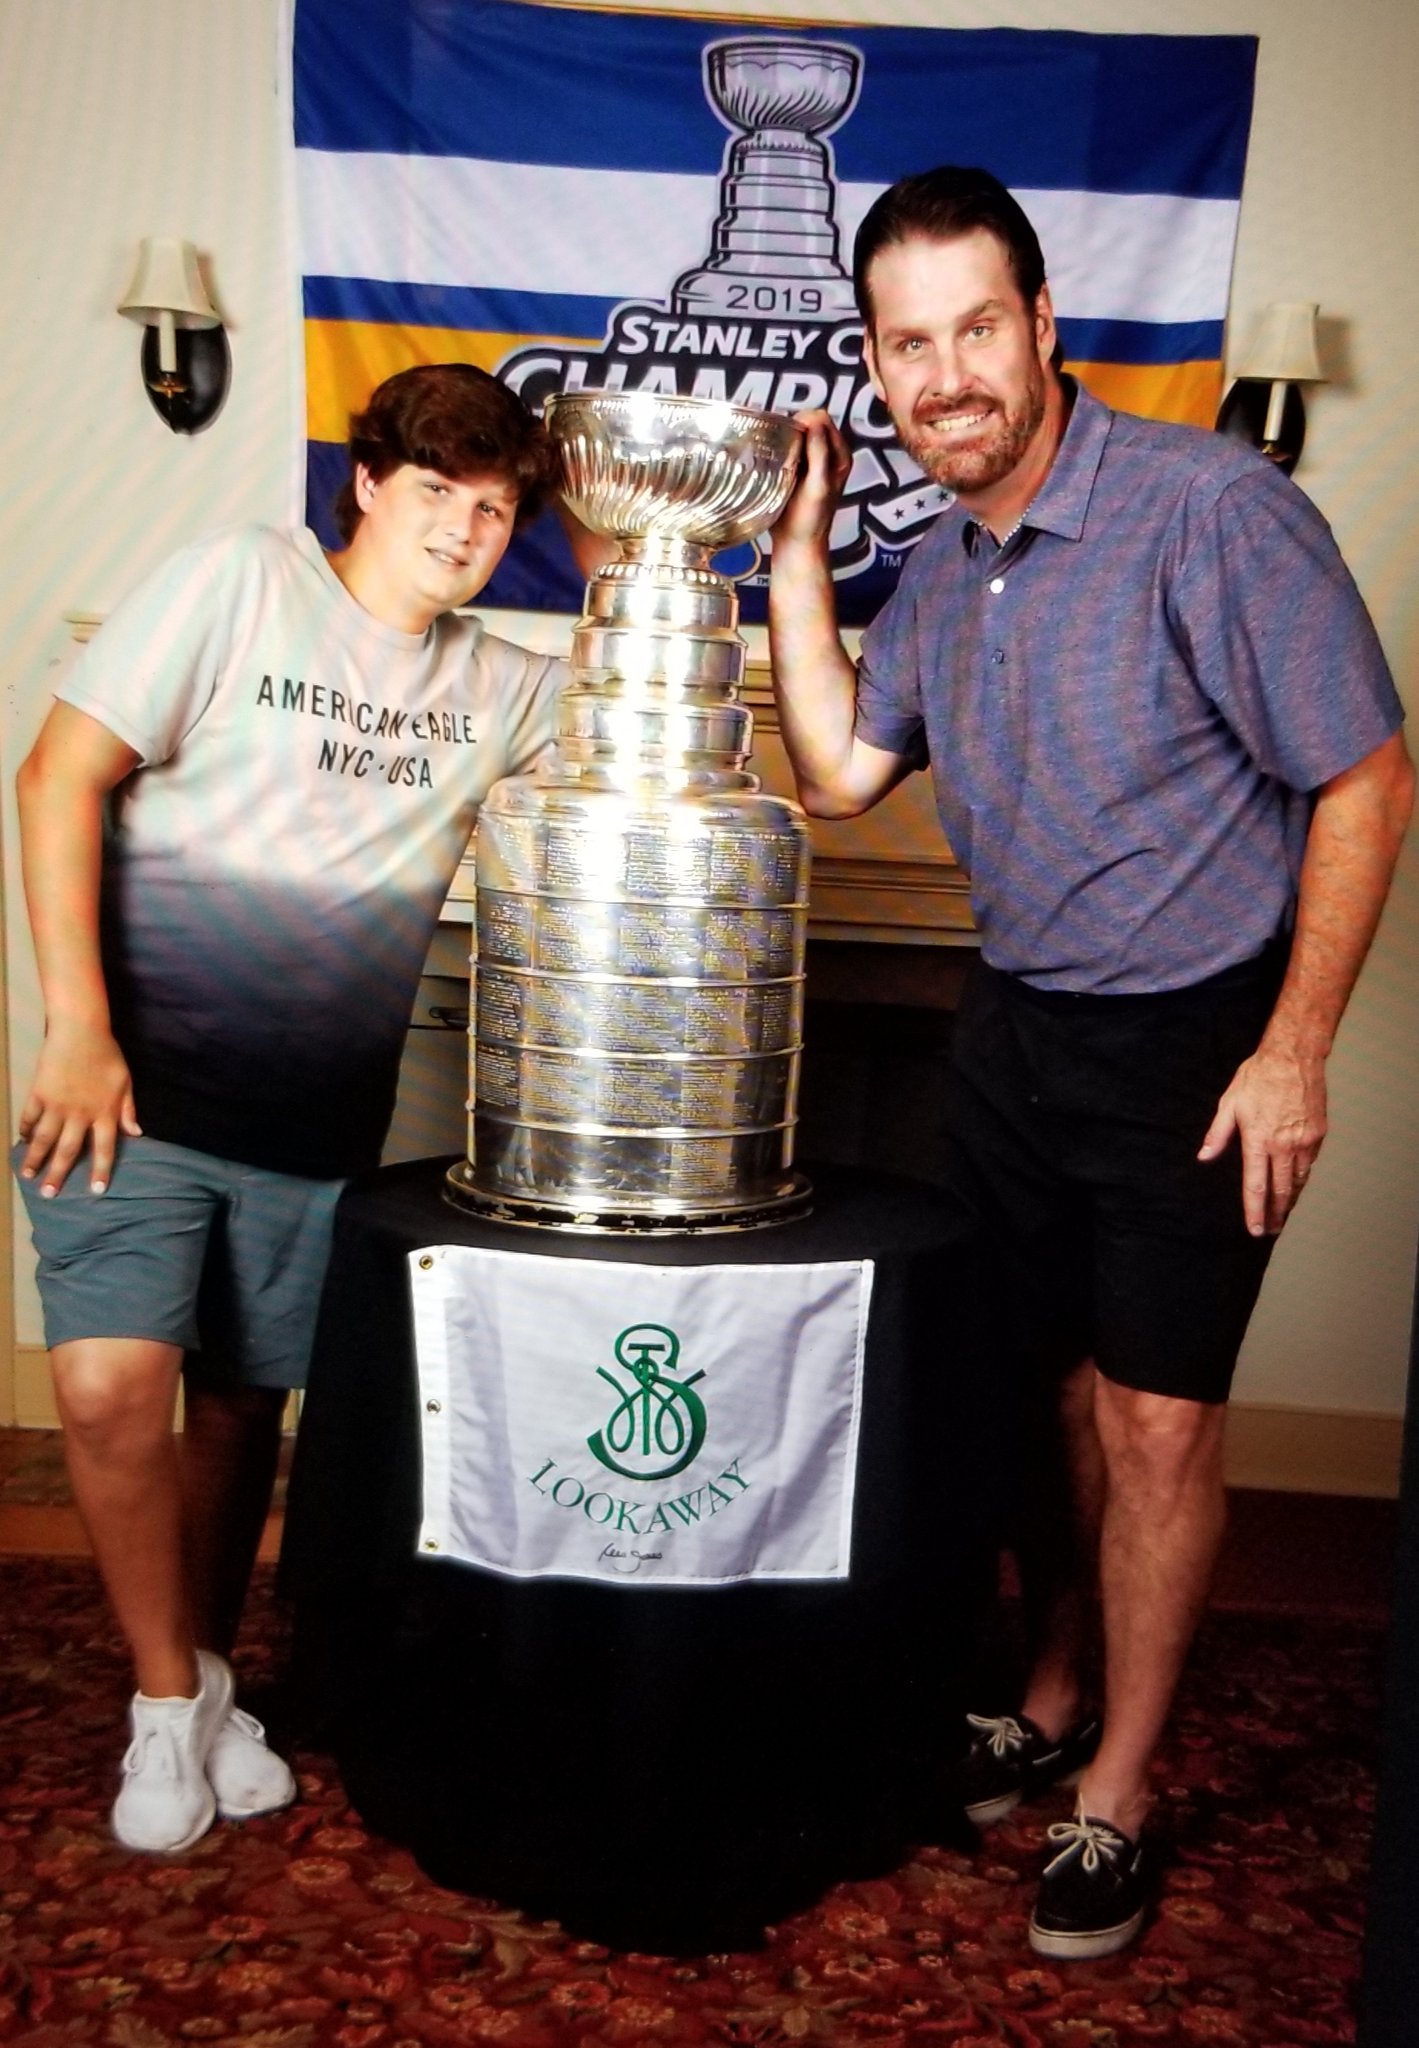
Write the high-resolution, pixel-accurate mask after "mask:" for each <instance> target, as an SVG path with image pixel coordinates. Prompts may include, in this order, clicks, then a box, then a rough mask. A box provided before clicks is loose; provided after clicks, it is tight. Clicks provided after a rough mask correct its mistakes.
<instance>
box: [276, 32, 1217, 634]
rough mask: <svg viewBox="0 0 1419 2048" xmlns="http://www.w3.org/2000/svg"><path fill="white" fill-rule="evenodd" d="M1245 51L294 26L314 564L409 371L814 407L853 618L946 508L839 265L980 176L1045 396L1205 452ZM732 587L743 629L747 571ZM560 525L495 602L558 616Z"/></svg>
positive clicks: (1083, 40)
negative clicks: (992, 182) (1026, 276)
mask: <svg viewBox="0 0 1419 2048" xmlns="http://www.w3.org/2000/svg"><path fill="white" fill-rule="evenodd" d="M1255 59H1256V42H1255V39H1254V38H1253V37H1250V36H1148V35H1081V34H1074V33H1067V32H1063V31H1056V30H1027V29H990V30H955V29H914V28H913V29H905V28H840V29H816V28H811V27H803V28H799V27H793V28H787V27H773V28H770V27H760V26H758V25H756V24H753V23H750V22H745V21H738V22H729V21H724V20H709V19H707V18H705V17H703V16H701V17H698V18H693V19H687V18H685V17H682V16H674V15H652V14H640V13H637V14H624V13H616V12H613V11H610V10H606V11H603V10H600V9H581V8H570V7H552V6H542V5H538V4H533V0H458V4H454V0H298V4H297V7H296V13H295V144H296V186H297V198H298V215H299V222H300V238H301V269H302V273H303V291H304V316H305V358H306V414H307V435H308V466H307V490H308V497H307V504H308V517H309V519H310V521H311V524H312V525H314V526H315V527H316V529H317V531H318V532H320V533H321V534H322V536H323V537H324V538H325V539H326V540H327V541H328V542H331V543H333V541H334V538H335V537H334V533H333V529H332V527H331V523H330V515H329V507H330V505H331V502H332V500H333V498H334V496H335V492H336V490H337V488H338V486H339V483H340V482H341V481H342V479H343V476H344V471H345V461H344V442H345V437H346V431H347V427H348V421H349V415H350V413H351V411H353V410H356V409H358V408H359V407H360V406H361V405H362V404H363V403H364V402H365V400H366V399H367V398H368V396H369V393H370V391H371V390H372V389H373V387H374V386H375V384H377V383H378V382H379V380H380V379H381V378H382V377H385V376H388V375H389V374H391V373H392V372H393V371H395V370H399V369H404V368H407V367H408V366H409V365H411V364H414V363H429V362H453V361H461V362H472V363H478V364H480V365H482V366H483V367H484V368H486V369H488V370H491V371H493V372H494V373H495V374H496V375H497V376H499V377H500V378H502V379H503V380H504V381H505V382H507V383H509V384H510V385H512V386H514V387H515V388H516V389H517V390H519V391H521V392H522V394H523V395H524V396H525V397H526V398H527V399H528V401H529V402H530V403H532V404H534V405H537V404H540V403H541V402H542V401H543V400H545V399H546V398H547V397H548V396H549V395H550V394H551V393H552V392H553V391H558V390H575V389H599V388H608V389H617V390H626V391H633V390H647V389H648V390H652V391H663V392H680V393H687V394H698V395H701V396H709V397H723V398H729V399H732V400H735V401H737V402H739V403H745V404H750V405H759V406H765V407H769V408H772V409H774V410H777V411H790V412H791V411H795V410H798V409H799V408H802V407H805V406H811V405H826V406H827V407H828V409H829V410H830V411H831V412H832V413H833V414H834V416H835V417H836V418H837V419H838V420H839V421H840V423H841V424H842V425H843V427H844V429H845V431H846V432H847V434H848V437H849V440H850V442H851V443H852V446H853V448H854V451H855V459H854V463H853V470H852V475H851V478H850V481H849V486H848V491H847V494H846V496H845V498H844V501H843V505H842V508H841V510H840V512H839V514H838V519H837V523H836V526H835V529H834V535H833V561H834V574H835V576H836V578H837V580H838V590H839V602H840V610H841V614H842V616H843V618H844V619H846V620H854V619H856V620H861V619H865V618H869V617H871V616H872V614H873V613H874V612H875V611H876V609H877V608H878V606H879V605H880V604H881V602H882V600H883V599H884V597H885V596H886V595H887V594H888V592H889V591H890V589H891V588H892V585H893V583H894V582H895V579H896V575H897V572H898V570H899V568H900V566H901V563H902V560H903V557H904V554H905V552H906V550H907V549H909V548H910V547H911V546H913V545H914V544H915V542H916V541H917V540H918V539H919V538H920V536H921V534H922V532H923V531H924V530H925V527H926V526H927V524H928V523H929V522H930V520H931V518H932V517H933V516H934V514H935V513H936V511H937V510H938V509H939V507H940V505H941V503H942V495H941V493H940V492H939V491H938V490H937V489H936V487H935V486H934V485H931V484H929V483H927V482H925V481H924V479H923V478H922V476H921V473H920V471H919V470H918V469H917V468H916V466H915V464H914V463H913V462H912V461H911V460H910V458H909V457H908V456H906V455H905V453H904V452H903V451H902V450H901V449H900V448H899V447H898V446H897V443H896V440H895V438H894V436H893V434H892V430H891V424H890V422H889V421H888V419H887V417H886V415H885V413H884V412H883V410H882V408H881V406H880V405H879V404H878V402H877V401H876V400H875V398H874V397H873V395H872V392H871V388H870V386H869V384H868V382H867V375H866V371H865V370H864V368H863V365H862V330H861V325H860V322H859V321H858V319H857V315H856V312H855V309H854V306H853V300H852V290H851V284H850V271H851V252H852V238H853V235H854V233H855V231H856V228H857V225H858V222H859V221H860V220H861V218H862V216H863V214H864V213H865V212H866V210H867V208H868V206H870V204H871V203H872V200H873V199H874V198H875V197H876V195H877V194H878V193H879V192H880V191H881V190H882V189H883V188H884V187H885V186H887V185H889V184H890V183H892V181H893V180H894V179H896V178H898V177H900V176H902V175H903V174H904V173H907V172H911V171H918V170H925V169H928V168H930V167H931V166H932V165H934V164H938V163H961V164H981V165H984V166H986V167H987V168H988V169H990V170H992V171H993V172H994V173H995V174H996V175H997V176H998V177H1000V178H1002V179H1003V180H1004V181H1005V183H1006V184H1007V185H1009V186H1010V188H1011V189H1012V191H1013V192H1014V193H1015V194H1016V196H1017V198H1018V199H1019V200H1020V202H1021V204H1022V205H1023V206H1024V208H1025V210H1026V212H1027V213H1028V214H1029V215H1030V217H1031V219H1032V220H1033V221H1034V223H1035V226H1036V228H1037V229H1038V231H1039V234H1040V239H1041V242H1042V243H1043V245H1044V251H1045V259H1046V263H1047V266H1048V270H1049V277H1050V284H1051V288H1052V291H1053V296H1054V305H1055V311H1056V314H1057V316H1058V320H1059V328H1060V333H1061V336H1062V339H1063V342H1064V348H1065V352H1066V356H1067V358H1068V363H1069V367H1070V368H1071V369H1073V370H1074V372H1075V373H1076V375H1078V376H1079V377H1081V378H1082V379H1083V381H1084V382H1085V383H1086V384H1087V385H1088V386H1089V388H1090V389H1091V390H1092V391H1094V392H1095V393H1096V394H1097V395H1098V396H1099V397H1101V398H1103V399H1105V400H1106V401H1107V402H1108V403H1110V404H1113V405H1118V406H1122V407H1124V408H1126V409H1128V410H1130V411H1135V412H1141V413H1147V414H1151V415H1153V416H1154V417H1157V418H1164V419H1174V420H1187V421H1192V422H1194V423H1196V424H1198V425H1210V424H1211V422H1212V419H1213V417H1214V415H1215V412H1216V407H1217V401H1218V398H1219V395H1220V390H1221V358H1222V335H1223V323H1224V320H1225V317H1226V310H1227V296H1228V288H1229V281H1230V276H1231V267H1232V252H1233V247H1234V244H1235V239H1236V227H1237V214H1238V209H1239V205H1240V200H1241V190H1242V174H1243V167H1244V163H1245V156H1246V144H1247V134H1248V129H1249V126H1250V120H1251V101H1252V79H1253V72H1254V68H1255ZM721 566H722V567H726V568H729V569H732V570H735V571H737V572H739V573H741V574H742V577H743V580H742V582H741V586H740V587H741V593H742V596H743V599H744V604H743V613H744V616H745V617H746V618H755V617H762V616H763V590H762V586H763V583H764V582H765V580H766V577H765V565H764V564H762V563H761V562H760V561H759V559H758V550H757V549H753V548H751V549H749V550H747V551H745V552H744V556H743V559H741V560H740V561H738V562H723V563H721ZM580 592H581V586H580V580H579V578H578V577H577V575H576V572H575V570H574V568H573V566H572V563H571V559H570V556H569V554H568V552H567V551H566V548H565V544H564V542H563V541H562V538H561V534H560V529H559V528H558V527H557V525H556V522H555V521H553V520H550V519H549V520H547V521H544V522H543V523H542V525H541V526H539V527H537V528H534V529H533V530H532V531H531V532H530V533H528V534H526V535H523V536H520V537H519V539H518V540H517V541H516V542H515V543H514V546H513V547H512V549H510V550H509V553H508V556H507V558H506V559H505V561H504V563H503V565H502V567H501V568H500V570H499V571H498V574H497V577H496V578H495V580H494V582H493V584H492V585H490V587H489V590H488V598H489V601H490V602H493V603H499V604H507V605H512V606H529V607H537V608H541V607H546V608H550V609H554V610H575V609H576V608H577V606H578V604H579V601H580Z"/></svg>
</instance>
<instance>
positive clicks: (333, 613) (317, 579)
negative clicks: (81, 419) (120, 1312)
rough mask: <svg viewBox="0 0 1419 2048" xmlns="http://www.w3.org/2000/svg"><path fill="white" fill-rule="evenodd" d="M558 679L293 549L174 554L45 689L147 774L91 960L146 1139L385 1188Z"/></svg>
mask: <svg viewBox="0 0 1419 2048" xmlns="http://www.w3.org/2000/svg"><path fill="white" fill-rule="evenodd" d="M565 682H566V669H565V666H564V664H562V663H561V662H558V661H554V660H551V659H549V658H547V657H545V656H541V655H533V654H528V653H526V652H525V651H524V650H523V649H522V648H519V647H514V646H512V645H510V644H509V643H508V642H507V641H505V640H498V639H495V638H494V637H493V636H492V635H491V634H490V633H487V632H485V631H484V630H483V627H482V625H481V623H480V621H478V620H477V619H473V618H459V617H456V616H454V615H448V616H445V617H443V618H441V619H439V620H437V621H436V622H435V623H434V625H433V626H431V627H430V628H429V630H428V631H427V632H426V633H423V634H417V635H415V634H408V633H402V632H399V631H397V630H396V629H395V628H393V627H390V626H386V625H382V624H381V623H380V622H379V621H378V620H377V619H375V618H372V617H371V616H370V614H369V613H368V612H366V611H365V610H364V609H363V608H362V607H361V606H360V605H359V604H357V603H356V602H355V600H354V598H352V597H351V596H350V594H349V592H348V591H347V590H346V589H345V588H344V586H343V585H342V584H341V582H340V581H339V579H338V578H337V577H336V575H335V574H334V572H333V570H332V569H331V568H330V565H329V563H328V562H327V561H326V559H325V556H324V554H323V553H322V551H321V548H320V544H319V542H318V541H317V540H316V538H315V536H314V535H313V534H312V533H309V532H306V531H300V532H294V533H283V532H277V531H274V530H272V529H269V528H265V527H249V528H241V529H239V530H232V531H229V532H226V533H222V534H218V535H216V536H214V537H212V538H211V539H209V540H205V541H202V542H199V543H198V544H196V545H194V546H192V547H189V548H186V549H184V550H183V551H182V552H181V553H179V554H178V555H176V556H175V557H174V558H173V559H172V560H171V561H170V562H168V563H167V565H166V566H165V567H164V568H163V569H161V570H160V571H159V572H158V573H157V575H155V576H154V577H152V578H151V579H150V580H149V581H148V582H146V583H145V584H144V585H143V586H142V587H141V588H140V589H138V590H137V591H136V592H134V594H133V595H132V596H131V597H129V598H128V599H126V600H125V602H124V603H123V604H122V605H121V606H119V607H118V608H117V609H116V610H115V611H114V613H113V615H112V616H111V617H110V618H109V620H108V621H107V622H106V624H105V625H104V626H103V628H102V630H101V631H100V632H99V633H97V634H96V635H95V637H94V639H93V640H92V641H91V642H90V644H89V645H88V647H86V648H85V649H84V652H83V654H82V656H81V657H80V659H79V661H78V662H76V664H75V666H74V668H73V670H72V671H71V673H70V675H69V677H68V678H67V679H66V681H65V682H64V684H63V685H62V686H61V688H60V689H59V690H58V692H57V695H58V696H60V697H61V698H62V699H63V700H64V702H65V703H67V704H71V705H73V706H75V707H76V708H77V709H78V710H80V711H83V712H86V713H88V715H89V716H90V717H92V718H95V719H97V720H99V722H100V723H101V724H103V725H105V726H107V727H108V728H109V730H110V731H111V732H113V733H115V734H117V735H118V737H119V738H120V739H122V740H124V741H126V742H127V744H128V745H129V746H131V747H133V748H134V749H135V750H136V751H137V753H138V754H139V755H140V756H141V759H142V764H143V765H142V766H141V767H140V768H138V769H136V770H135V771H134V773H133V774H132V775H131V776H130V777H129V778H128V779H127V780H126V781H125V782H123V783H122V784H121V785H120V786H119V788H118V789H117V790H116V791H115V792H114V794H113V799H112V802H111V805H110V815H109V825H108V833H107V840H106V846H105V857H104V878H103V921H102V930H103V955H104V968H105V973H106V976H107V979H108V987H109V997H110V1002H111V1005H112V1009H113V1019H114V1032H115V1035H116V1037H117V1038H118V1041H119V1044H120V1045H121V1046H122V1048H123V1051H124V1053H125V1055H126V1057H127V1059H128V1062H129V1065H130V1068H131V1070H132V1073H133V1081H134V1097H135V1102H136V1105H137V1110H138V1118H139V1121H140V1123H141V1124H142V1126H143V1128H144V1130H145V1132H146V1133H147V1134H148V1135H149V1136H150V1137H155V1138H165V1139H167V1140H169V1141H170V1142H173V1143H176V1144H182V1145H191V1146H195V1147H196V1148H198V1149H199V1150H201V1151H206V1152H212V1153H216V1154H218V1155H219V1156H221V1157H223V1158H228V1159H236V1160H241V1161H244V1162H247V1163H249V1164H253V1165H257V1166H265V1167H270V1168H273V1169H274V1170H275V1171H277V1172H283V1173H301V1174H309V1175H316V1176H325V1175H332V1176H333V1175H338V1174H346V1173H352V1172H357V1171H361V1170H363V1169H365V1168H367V1167H370V1166H372V1165H374V1164H375V1163H376V1161H377V1159H378V1155H379V1150H380V1146H381V1143H382V1141H383V1137H384V1133H385V1130H386V1128H387V1126H388V1122H389V1117H390V1113H391V1110H392V1108H393V1103H394V1093H395V1087H396V1083H397V1079H398V1068H399V1058H400V1053H401V1049H402V1046H403V1040H404V1034H405V1031H406V1029H407V1026H408V1023H409V1018H410V1014H411V1011H412V1008H413V1003H414V996H415V992H416V989H417V984H418V978H419V974H420V971H421V969H422V967H423V963H424V959H425V956H426V953H427V951H428V946H429V942H430V939H431V937H432V934H433V930H434V927H435V925H436V923H437V920H438V915H439V911H440V908H441V906H442V904H443V901H444V898H445V896H446V894H447V891H448V886H449V883H450V881H451V879H452V877H453V874H454V872H455V870H456V868H457V866H458V862H459V859H460V856H461V855H462V853H463V850H464V847H465V846H466V844H467V841H468V836H469V833H470V831H471V830H472V827H473V822H474V818H475V815H476V813H477V809H478V805H479V803H480V802H481V800H482V798H483V797H484V796H485V795H486V793H487V791H488V789H489V788H490V787H491V785H492V784H493V783H494V782H496V781H498V780H499V779H500V778H501V777H502V776H505V775H512V774H517V773H521V772H522V771H524V770H526V769H527V768H529V767H530V766H531V765H532V763H533V762H534V761H535V759H536V758H537V756H538V754H540V753H541V752H542V750H543V749H544V747H545V746H546V745H547V743H548V741H549V740H550V738H551V736H552V732H553V718H554V705H555V700H556V696H557V693H558V691H559V690H560V689H561V688H562V686H563V685H564V683H565Z"/></svg>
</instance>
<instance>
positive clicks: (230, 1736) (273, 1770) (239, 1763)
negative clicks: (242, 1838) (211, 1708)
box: [207, 1707, 296, 1820]
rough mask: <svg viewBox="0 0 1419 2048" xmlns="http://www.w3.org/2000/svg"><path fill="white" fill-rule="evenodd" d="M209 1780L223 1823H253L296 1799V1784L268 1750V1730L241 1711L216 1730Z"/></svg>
mask: <svg viewBox="0 0 1419 2048" xmlns="http://www.w3.org/2000/svg"><path fill="white" fill-rule="evenodd" d="M207 1779H208V1783H209V1784H210V1785H211V1787H212V1790H213V1791H214V1792H215V1793H216V1795H217V1811H218V1813H219V1814H220V1815H221V1816H222V1819H223V1820H251V1819H252V1818H253V1816H254V1815H256V1814H258V1813H277V1812H279V1810H280V1809H281V1807H283V1806H289V1805H290V1803H291V1801H292V1800H293V1799H294V1798H295V1796H296V1781H295V1779H294V1778H293V1777H292V1776H291V1773H290V1771H289V1769H288V1768H287V1766H286V1765H285V1764H284V1763H283V1762H282V1761H281V1759H280V1757H278V1756H277V1754H276V1752H275V1751H274V1750H273V1749H268V1748H267V1747H266V1730H265V1729H264V1728H263V1727H262V1725H261V1723H260V1722H259V1721H258V1720H256V1719H255V1718H254V1717H253V1716H252V1715H250V1714H245V1713H243V1712H242V1710H241V1708H240V1707H233V1708H232V1710H231V1712H230V1713H229V1714H228V1715H227V1718H226V1720H225V1721H223V1723H222V1725H221V1727H220V1728H219V1729H218V1730H217V1739H216V1741H215V1742H214V1743H213V1744H212V1754H211V1755H210V1756H209V1757H208V1759H207Z"/></svg>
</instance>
